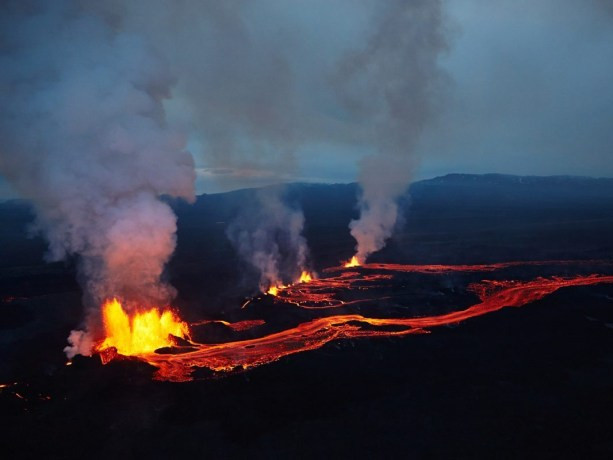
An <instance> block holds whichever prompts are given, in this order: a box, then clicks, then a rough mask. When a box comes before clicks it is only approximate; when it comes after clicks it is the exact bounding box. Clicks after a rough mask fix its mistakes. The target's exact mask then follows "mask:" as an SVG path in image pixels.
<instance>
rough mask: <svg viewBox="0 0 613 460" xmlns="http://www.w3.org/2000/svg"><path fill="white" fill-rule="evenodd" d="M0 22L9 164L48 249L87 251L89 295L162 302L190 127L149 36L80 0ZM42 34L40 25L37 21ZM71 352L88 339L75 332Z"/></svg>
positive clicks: (187, 187) (3, 161)
mask: <svg viewBox="0 0 613 460" xmlns="http://www.w3.org/2000/svg"><path fill="white" fill-rule="evenodd" d="M4 9H5V11H4V14H3V24H2V28H1V32H0V34H1V35H0V43H1V46H2V48H1V57H0V59H1V61H2V69H3V71H2V74H1V75H0V87H1V88H2V93H3V95H4V96H5V99H4V107H3V110H2V113H1V114H0V117H1V119H0V137H1V138H2V147H1V149H2V155H1V156H0V170H1V171H2V174H3V175H4V176H5V177H7V178H8V179H9V180H11V181H12V183H13V184H14V186H15V188H16V189H17V190H18V191H19V192H20V193H21V195H22V196H24V197H26V198H29V199H31V200H32V201H33V203H34V204H35V206H36V210H37V215H38V225H39V226H40V228H41V229H42V230H43V231H44V233H45V235H46V237H47V239H48V240H49V253H48V258H49V260H61V259H64V258H65V257H66V256H68V255H72V254H77V255H78V256H79V261H80V263H79V266H80V269H81V274H82V276H83V278H84V287H85V291H86V294H85V295H86V302H87V303H88V304H89V305H92V306H93V305H99V304H100V302H101V301H102V300H103V299H105V298H107V297H109V296H122V297H125V298H127V299H130V300H132V301H139V302H144V303H146V304H151V303H157V302H165V301H168V300H169V298H170V297H171V296H172V295H173V290H172V288H171V287H170V286H169V285H167V284H165V283H163V282H161V280H160V277H161V275H162V272H163V269H164V264H165V263H166V262H167V261H168V259H169V257H170V255H171V254H172V252H173V250H174V247H175V231H176V218H175V216H174V214H173V212H172V210H171V209H170V208H169V206H168V205H166V204H165V203H163V202H162V201H160V200H159V196H160V195H161V194H169V195H173V196H177V197H183V198H186V199H191V198H192V197H193V195H194V189H193V183H194V179H195V175H194V164H193V160H192V157H191V155H190V154H189V153H187V152H186V151H185V136H184V135H183V134H182V133H181V132H180V131H178V130H177V129H176V128H174V127H173V126H171V125H169V124H168V123H167V121H166V119H165V115H164V107H163V100H164V98H166V97H168V96H169V94H170V86H171V84H172V83H173V77H172V75H170V74H169V73H168V70H167V69H168V66H167V65H165V63H164V61H163V60H161V59H160V57H159V56H158V55H156V53H155V52H154V51H153V49H152V48H151V47H150V45H149V44H148V43H147V42H146V41H145V40H144V39H143V38H142V37H140V36H134V35H132V34H129V33H126V32H124V31H122V30H121V29H119V28H117V27H116V25H114V24H113V23H112V22H110V21H109V20H108V18H105V17H103V16H101V15H96V14H93V13H91V12H89V11H87V10H85V9H83V8H81V6H80V4H79V3H74V2H62V1H57V2H32V3H29V2H13V3H10V4H9V5H8V6H5V7H4ZM41 30H44V31H45V33H44V34H41V33H40V31H41ZM71 340H72V345H73V346H72V347H69V348H68V349H67V352H68V355H69V356H71V355H74V354H75V353H77V352H81V353H84V354H87V353H88V350H87V348H88V347H91V340H90V338H89V337H88V336H87V334H84V333H82V332H74V331H73V333H72V334H71Z"/></svg>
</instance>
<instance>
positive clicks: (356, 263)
mask: <svg viewBox="0 0 613 460" xmlns="http://www.w3.org/2000/svg"><path fill="white" fill-rule="evenodd" d="M360 265H362V264H361V263H360V261H359V260H358V257H357V256H353V257H352V258H351V260H350V261H349V262H346V263H345V265H343V266H344V267H345V268H351V267H359V266H360Z"/></svg>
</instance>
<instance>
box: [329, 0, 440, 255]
mask: <svg viewBox="0 0 613 460" xmlns="http://www.w3.org/2000/svg"><path fill="white" fill-rule="evenodd" d="M382 5H384V7H383V9H382V10H381V11H380V12H379V19H378V27H376V28H375V31H374V33H373V34H372V35H371V37H370V40H369V42H368V44H367V45H366V47H365V48H364V49H362V50H359V51H357V52H354V53H350V54H349V55H347V56H345V57H344V58H343V59H342V60H341V62H340V66H339V71H338V74H337V80H336V81H337V86H338V88H339V93H340V95H341V98H342V100H343V101H344V104H345V106H346V107H347V108H348V109H349V110H350V111H351V112H353V113H354V114H355V115H356V117H358V118H366V119H368V120H370V121H371V122H372V123H374V126H373V130H372V139H373V143H374V144H375V145H376V146H377V153H375V154H372V155H369V156H366V157H365V158H363V159H362V161H361V165H360V177H359V183H360V186H361V188H362V194H361V197H360V201H359V206H360V217H359V219H358V220H353V221H352V222H351V223H350V225H349V226H350V228H351V234H352V235H353V237H354V238H355V239H356V241H357V247H356V256H357V258H358V260H359V261H360V262H364V261H365V260H366V258H367V257H368V256H369V255H370V254H371V253H373V252H375V251H378V250H379V249H381V248H382V247H383V246H384V245H385V242H386V240H387V239H388V238H389V237H390V236H391V234H392V231H393V229H394V226H395V224H396V221H397V219H398V205H397V203H396V200H397V198H398V197H399V196H400V195H402V194H403V193H404V192H405V191H406V188H407V186H408V184H409V181H410V179H411V176H412V172H413V169H414V166H415V162H416V158H415V154H414V150H415V146H416V143H417V141H418V138H419V134H420V133H421V131H422V130H423V128H424V127H425V126H426V124H427V123H428V122H429V121H430V119H431V117H432V115H433V111H434V106H435V102H436V97H435V96H436V94H437V90H438V89H439V88H440V85H441V82H442V80H443V79H444V76H443V73H442V71H441V70H440V69H439V67H438V65H437V58H438V56H439V54H440V53H441V51H443V50H445V49H446V47H447V44H446V39H445V33H444V32H445V31H444V27H443V26H444V22H443V14H442V6H441V1H440V0H411V1H407V0H394V1H390V2H384V3H383V4H382Z"/></svg>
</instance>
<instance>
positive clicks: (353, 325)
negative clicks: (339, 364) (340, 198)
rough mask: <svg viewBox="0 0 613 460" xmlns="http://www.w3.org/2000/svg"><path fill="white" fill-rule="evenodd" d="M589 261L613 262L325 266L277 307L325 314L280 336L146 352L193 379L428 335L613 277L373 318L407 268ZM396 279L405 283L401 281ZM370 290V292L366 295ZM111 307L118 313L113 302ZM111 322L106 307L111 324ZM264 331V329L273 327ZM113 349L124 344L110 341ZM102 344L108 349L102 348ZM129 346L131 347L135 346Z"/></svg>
mask: <svg viewBox="0 0 613 460" xmlns="http://www.w3.org/2000/svg"><path fill="white" fill-rule="evenodd" d="M583 263H587V264H589V266H592V265H594V264H603V265H611V262H602V261H543V262H508V263H499V264H489V265H488V264H483V265H394V264H366V265H364V266H362V267H361V269H360V271H359V272H358V271H351V270H346V269H344V268H341V267H336V268H332V269H328V270H325V272H328V273H329V274H330V275H329V276H326V277H325V278H319V279H311V281H310V282H308V283H294V284H291V285H289V286H282V289H283V291H282V292H280V291H277V293H279V294H280V295H279V296H278V297H276V298H275V299H274V302H275V304H280V305H287V306H294V307H298V308H301V309H305V310H311V312H310V313H309V314H310V315H317V316H311V318H310V319H306V320H303V322H301V323H299V324H297V325H295V326H291V327H287V328H286V329H283V330H280V331H276V332H272V333H270V332H269V333H267V334H266V335H263V336H260V337H256V338H250V339H248V340H236V341H233V342H226V343H216V344H200V343H195V342H191V341H190V340H189V339H188V340H187V341H188V342H189V345H190V346H189V347H185V348H184V349H180V348H175V351H176V353H168V354H158V353H154V352H153V351H154V350H155V349H156V348H159V347H160V346H170V345H172V343H169V342H170V341H169V340H168V335H167V334H166V340H167V341H166V342H164V344H163V345H159V344H158V345H156V346H152V347H149V348H148V351H145V352H140V353H139V356H138V357H139V359H142V360H144V361H146V362H148V363H149V364H151V365H152V366H154V367H156V368H157V372H156V375H155V378H156V379H160V380H170V381H186V380H191V379H192V378H193V377H192V373H193V371H194V369H195V368H207V369H210V370H212V371H215V372H227V371H234V370H242V369H249V368H252V367H255V366H260V365H263V364H267V363H270V362H273V361H276V360H278V359H280V358H282V357H284V356H288V355H291V354H294V353H300V352H304V351H308V350H314V349H317V348H320V347H322V346H324V345H325V344H326V343H328V342H330V341H333V340H340V339H350V338H360V337H387V336H403V335H408V334H419V333H425V332H428V330H429V329H431V328H434V327H439V326H445V325H450V324H457V323H459V322H462V321H465V320H468V319H470V318H474V317H477V316H482V315H485V314H488V313H491V312H494V311H497V310H500V309H502V308H505V307H521V306H524V305H527V304H529V303H531V302H534V301H536V300H539V299H542V298H544V297H545V296H547V295H549V294H551V293H553V292H555V291H557V290H558V289H561V288H566V287H572V286H588V285H595V284H601V283H613V275H600V274H591V275H574V276H565V277H559V276H558V277H556V276H552V277H549V278H543V277H538V278H535V279H529V280H483V281H481V282H478V283H472V284H470V285H469V286H468V291H469V292H472V293H473V294H475V295H476V296H477V298H478V300H477V301H476V302H475V303H474V304H473V305H471V306H469V307H467V308H463V309H460V310H457V309H456V310H452V311H450V312H446V313H443V314H438V315H431V316H410V311H411V310H403V311H406V312H407V313H406V314H407V317H398V316H397V315H398V312H399V310H395V311H394V312H395V313H393V314H395V315H396V316H394V317H388V316H389V315H390V312H392V311H388V310H385V309H383V310H382V311H381V317H378V316H377V317H369V316H366V315H365V314H363V313H362V312H363V311H364V308H365V307H367V308H369V309H370V310H372V309H373V308H380V306H381V305H383V304H384V303H385V302H386V301H389V300H392V301H393V299H394V296H402V295H404V292H403V290H402V289H398V286H399V285H398V284H392V285H391V286H395V287H394V288H393V289H392V290H391V291H390V284H389V283H390V282H392V281H393V279H394V278H395V277H397V276H406V275H401V274H402V273H420V274H432V275H438V274H441V273H452V272H466V273H475V272H483V273H489V272H493V271H496V270H504V269H507V268H510V267H515V266H519V265H526V266H546V265H551V266H567V265H571V264H572V265H580V264H583ZM565 271H566V270H565ZM394 283H397V282H396V281H394ZM370 292H372V293H370ZM376 292H379V293H380V292H385V293H386V296H387V297H382V296H381V294H379V295H378V296H377V295H376ZM358 293H359V294H360V295H359V296H358ZM363 293H365V294H366V295H365V296H364V295H363ZM347 299H349V300H347ZM110 305H112V306H113V310H119V311H120V312H121V313H123V315H124V317H125V319H121V320H117V319H115V320H114V321H116V322H118V323H120V327H121V328H122V330H125V329H126V328H127V330H128V331H130V333H133V329H134V328H133V327H131V324H130V322H129V319H128V318H127V315H125V313H124V312H123V310H122V309H121V305H118V302H116V301H112V302H110ZM118 307H119V308H118ZM354 307H355V308H356V309H357V310H356V311H355V312H354V310H352V308H354ZM108 308H109V310H110V307H108ZM333 308H340V309H342V310H341V311H339V313H338V314H333V315H328V314H323V312H317V311H315V310H321V309H333ZM119 316H121V315H119ZM158 316H159V313H158ZM162 316H163V314H162ZM173 319H174V321H175V323H176V324H178V325H183V327H184V328H185V329H179V330H178V331H177V330H175V332H170V333H171V334H172V335H177V336H183V337H187V326H185V324H184V323H181V322H180V321H179V320H178V319H177V318H176V317H173ZM208 322H219V323H221V324H223V325H225V326H228V327H230V328H232V329H233V330H235V331H242V330H246V329H250V328H252V327H255V326H261V327H264V325H265V324H266V323H265V322H264V321H263V320H245V321H239V322H236V323H229V322H227V321H222V320H215V321H208V320H207V321H204V322H202V323H195V324H204V323H208ZM106 323H107V320H106V308H105V325H106ZM260 330H262V331H264V330H265V329H260ZM107 340H108V339H107ZM105 343H106V341H105ZM108 346H117V345H115V344H114V343H110V342H109V344H108ZM98 349H99V350H100V348H98ZM117 349H118V351H119V353H120V354H134V353H125V352H124V351H121V350H120V349H119V347H118V348H117ZM111 350H112V349H111ZM128 350H131V349H130V348H129V347H128ZM100 354H101V358H102V359H103V362H106V361H109V360H111V359H113V358H114V357H115V356H116V353H115V354H114V353H107V354H105V351H101V352H100Z"/></svg>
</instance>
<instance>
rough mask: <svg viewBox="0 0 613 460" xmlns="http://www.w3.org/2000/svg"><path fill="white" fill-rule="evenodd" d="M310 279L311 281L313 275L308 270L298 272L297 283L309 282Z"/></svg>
mask: <svg viewBox="0 0 613 460" xmlns="http://www.w3.org/2000/svg"><path fill="white" fill-rule="evenodd" d="M311 281H313V277H312V276H311V274H310V273H309V272H307V271H303V272H302V273H300V278H298V282H299V283H310V282H311Z"/></svg>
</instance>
